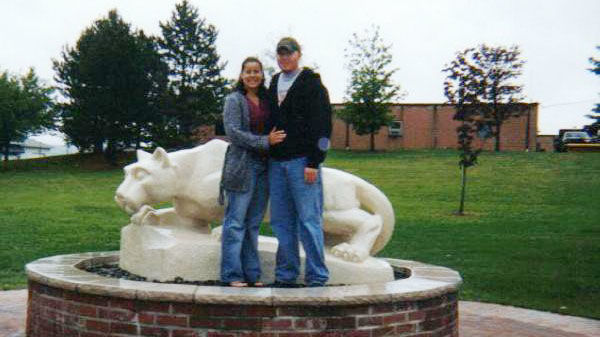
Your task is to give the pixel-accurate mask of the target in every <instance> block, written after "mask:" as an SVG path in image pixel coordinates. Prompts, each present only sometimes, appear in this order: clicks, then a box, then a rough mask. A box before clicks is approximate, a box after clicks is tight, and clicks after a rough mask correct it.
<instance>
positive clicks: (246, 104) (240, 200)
mask: <svg viewBox="0 0 600 337" xmlns="http://www.w3.org/2000/svg"><path fill="white" fill-rule="evenodd" d="M264 83H265V79H264V72H263V67H262V63H261V62H260V61H259V60H258V59H257V58H254V57H248V58H247V59H245V60H244V62H242V70H241V73H240V77H239V80H238V83H237V85H236V88H235V91H234V92H233V93H231V94H229V95H228V96H227V97H226V99H225V108H224V111H223V124H224V126H225V133H226V134H227V136H228V137H229V139H230V141H231V144H230V145H229V148H228V149H227V154H226V155H225V163H224V166H223V175H222V178H221V188H222V191H224V197H225V200H226V207H225V217H224V218H223V231H222V235H221V238H222V250H221V282H223V283H225V284H228V285H230V286H233V287H246V286H248V285H249V284H250V285H254V286H261V285H262V283H261V282H260V273H261V271H260V261H259V257H258V247H257V246H258V230H259V228H260V223H261V221H262V219H263V217H264V213H265V208H266V205H267V200H268V185H267V152H268V149H269V147H270V146H271V145H275V144H277V143H280V142H282V141H283V139H284V138H285V136H286V135H285V133H284V132H283V131H277V130H275V129H272V130H271V131H270V132H268V126H267V121H268V117H269V108H268V100H267V90H266V88H265V84H264ZM221 199H222V198H221Z"/></svg>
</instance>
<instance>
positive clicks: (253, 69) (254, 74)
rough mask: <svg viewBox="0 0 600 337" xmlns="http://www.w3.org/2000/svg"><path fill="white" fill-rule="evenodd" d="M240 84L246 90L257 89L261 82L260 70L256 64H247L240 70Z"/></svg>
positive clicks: (261, 74)
mask: <svg viewBox="0 0 600 337" xmlns="http://www.w3.org/2000/svg"><path fill="white" fill-rule="evenodd" d="M240 77H241V78H242V83H244V87H245V88H246V90H248V89H257V88H258V87H260V84H261V83H262V80H263V73H262V68H261V67H260V64H259V63H258V62H248V63H246V64H245V65H244V68H243V69H242V74H241V76H240Z"/></svg>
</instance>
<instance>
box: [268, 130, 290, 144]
mask: <svg viewBox="0 0 600 337" xmlns="http://www.w3.org/2000/svg"><path fill="white" fill-rule="evenodd" d="M285 136H287V135H286V133H285V131H283V130H277V129H276V128H273V129H272V130H271V132H270V133H269V145H275V144H279V143H281V142H283V140H284V139H285Z"/></svg>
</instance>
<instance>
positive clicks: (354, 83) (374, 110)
mask: <svg viewBox="0 0 600 337" xmlns="http://www.w3.org/2000/svg"><path fill="white" fill-rule="evenodd" d="M366 34H367V36H366V37H361V36H358V34H356V33H354V34H353V35H352V39H351V40H350V41H349V44H350V49H349V50H348V49H347V50H346V58H347V59H348V65H347V66H348V68H349V70H350V84H349V85H348V88H347V90H346V93H347V95H348V96H349V100H348V101H347V102H345V103H344V105H345V107H344V109H342V110H341V111H340V112H339V113H338V115H339V116H340V118H342V119H343V120H344V121H345V122H346V123H349V124H352V128H353V129H354V131H355V132H356V133H357V134H359V135H366V134H369V135H371V139H370V147H369V148H370V150H371V151H375V134H377V133H378V132H379V129H380V128H381V127H382V126H384V125H389V124H390V123H391V122H392V121H393V116H392V115H391V114H390V109H389V104H390V103H393V101H394V100H395V99H398V98H400V97H401V96H402V95H401V93H400V86H399V85H396V84H394V83H393V81H392V76H393V75H394V73H395V72H396V71H397V70H398V69H389V66H390V65H391V63H392V54H391V53H390V51H389V49H390V47H391V46H389V45H385V44H384V42H383V39H382V38H381V37H380V36H379V27H374V29H373V31H372V32H367V33H366Z"/></svg>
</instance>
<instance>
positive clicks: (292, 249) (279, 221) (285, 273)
mask: <svg viewBox="0 0 600 337" xmlns="http://www.w3.org/2000/svg"><path fill="white" fill-rule="evenodd" d="M305 167H306V157H301V158H296V159H291V160H286V161H277V160H270V161H269V194H270V195H271V228H272V229H273V232H274V233H275V236H276V237H277V240H278V241H279V245H278V248H277V256H276V264H277V265H276V267H275V280H276V281H278V282H284V283H295V282H296V279H297V278H298V274H299V272H300V252H299V242H298V241H301V242H302V247H303V248H304V252H305V253H306V270H305V282H306V284H307V285H309V286H319V285H324V284H325V283H326V282H327V280H328V279H329V271H328V270H327V266H326V265H325V253H324V247H323V245H324V243H323V240H324V239H323V185H322V181H321V172H320V170H319V174H318V178H317V181H316V182H315V183H313V184H307V183H305V182H304V168H305Z"/></svg>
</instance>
